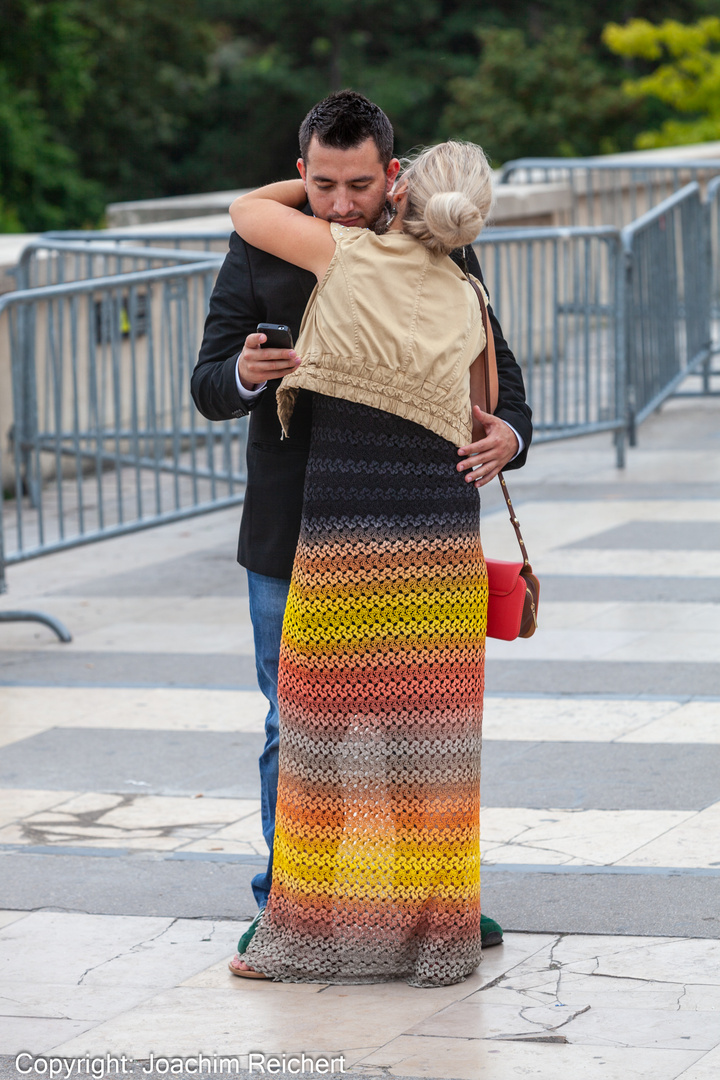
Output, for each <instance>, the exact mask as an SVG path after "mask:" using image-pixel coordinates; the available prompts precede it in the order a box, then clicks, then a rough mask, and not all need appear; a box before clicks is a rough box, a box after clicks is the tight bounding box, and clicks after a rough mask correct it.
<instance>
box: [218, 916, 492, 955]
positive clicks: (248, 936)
mask: <svg viewBox="0 0 720 1080" xmlns="http://www.w3.org/2000/svg"><path fill="white" fill-rule="evenodd" d="M264 911H265V908H264V907H261V908H260V910H259V911H258V913H257V915H256V916H255V918H254V919H253V921H252V922H251V923H250V925H249V926H248V928H247V930H246V931H245V933H244V934H243V936H242V937H241V938H240V940H239V941H238V947H237V951H238V953H239V955H240V956H242V954H243V953H244V952H245V950H246V949H247V947H248V945H249V944H250V942H251V940H252V937H253V934H254V933H255V931H256V930H257V928H258V926H259V925H260V920H261V919H262V917H263V912H264ZM493 926H497V923H493ZM498 929H500V928H499V927H498Z"/></svg>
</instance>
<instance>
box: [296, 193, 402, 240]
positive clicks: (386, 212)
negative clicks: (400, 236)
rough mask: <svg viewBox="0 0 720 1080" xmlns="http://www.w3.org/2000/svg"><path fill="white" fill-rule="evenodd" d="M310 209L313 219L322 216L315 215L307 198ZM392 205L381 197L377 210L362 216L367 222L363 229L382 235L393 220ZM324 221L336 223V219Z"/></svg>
mask: <svg viewBox="0 0 720 1080" xmlns="http://www.w3.org/2000/svg"><path fill="white" fill-rule="evenodd" d="M308 203H309V204H310V209H311V210H312V212H313V216H314V217H321V216H322V215H320V214H316V213H315V209H314V207H313V204H312V202H311V201H310V199H309V198H308ZM394 216H395V215H394V213H393V207H392V203H391V202H390V200H389V199H387V198H386V197H385V196H383V199H382V201H381V202H379V203H378V205H377V208H376V209H375V210H373V211H372V213H370V214H369V215H367V216H366V215H365V214H363V215H362V217H363V218H364V219H365V220H366V221H367V225H366V226H364V227H365V228H368V229H372V230H373V231H374V232H377V233H383V232H385V230H386V229H387V227H388V225H389V224H390V222H391V221H392V219H393V218H394ZM325 220H326V221H336V220H338V219H337V218H325Z"/></svg>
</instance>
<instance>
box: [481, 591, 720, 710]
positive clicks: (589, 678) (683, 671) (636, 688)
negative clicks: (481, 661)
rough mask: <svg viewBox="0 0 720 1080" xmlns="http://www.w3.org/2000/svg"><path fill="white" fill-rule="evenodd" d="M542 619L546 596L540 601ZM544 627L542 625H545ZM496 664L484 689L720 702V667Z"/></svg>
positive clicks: (487, 675) (488, 668) (601, 662)
mask: <svg viewBox="0 0 720 1080" xmlns="http://www.w3.org/2000/svg"><path fill="white" fill-rule="evenodd" d="M540 619H541V620H542V593H541V598H540ZM541 625H542V623H541ZM517 645H518V654H519V658H518V660H491V661H489V662H488V664H487V665H486V668H485V689H486V690H487V691H492V692H495V693H500V692H503V693H508V694H510V693H515V694H601V695H605V694H620V695H624V696H625V697H634V696H635V695H636V694H651V695H654V696H656V697H664V696H667V697H686V696H687V697H693V696H699V697H716V696H717V695H718V694H720V663H717V664H691V663H688V664H684V663H682V664H681V663H678V664H664V663H663V664H661V663H653V662H650V661H649V662H647V663H623V662H622V661H610V660H606V661H605V660H598V661H594V660H523V659H522V658H521V651H522V642H520V641H519V642H518V643H517Z"/></svg>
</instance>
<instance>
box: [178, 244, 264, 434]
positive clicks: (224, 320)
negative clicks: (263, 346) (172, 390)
mask: <svg viewBox="0 0 720 1080" xmlns="http://www.w3.org/2000/svg"><path fill="white" fill-rule="evenodd" d="M258 322H262V319H261V318H258V306H257V302H256V297H255V292H254V288H253V276H252V268H251V266H250V260H249V258H248V252H247V247H246V245H245V242H244V241H243V240H241V239H240V237H239V236H238V235H237V233H232V235H231V237H230V249H229V251H228V253H227V255H226V256H225V262H224V263H223V265H222V266H221V268H220V273H219V274H218V276H217V281H216V282H215V288H214V289H213V291H212V295H211V297H210V306H209V310H208V316H207V319H206V320H205V330H204V333H203V340H202V345H201V346H200V353H199V356H198V361H197V364H196V365H195V370H194V371H193V373H192V378H191V382H190V388H191V392H192V396H193V400H194V402H195V404H196V405H197V407H198V409H199V410H200V412H201V413H202V414H203V416H205V417H207V419H208V420H231V419H233V417H236V416H247V414H248V412H249V411H250V410H251V409H253V408H254V407H255V406H256V405H257V403H258V402H259V401H260V400H261V398H262V396H263V395H262V394H259V395H258V397H257V398H255V399H254V400H252V401H250V402H246V401H243V399H242V398H241V397H240V394H239V393H238V389H237V383H236V381H235V368H236V365H237V358H238V356H239V355H240V352H241V351H242V348H243V346H244V344H245V338H246V337H247V336H248V334H252V333H253V331H254V330H255V328H256V326H257V324H258Z"/></svg>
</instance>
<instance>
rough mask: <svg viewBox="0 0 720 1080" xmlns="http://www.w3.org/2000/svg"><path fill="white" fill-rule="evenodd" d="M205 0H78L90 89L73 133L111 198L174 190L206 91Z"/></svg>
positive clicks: (208, 35)
mask: <svg viewBox="0 0 720 1080" xmlns="http://www.w3.org/2000/svg"><path fill="white" fill-rule="evenodd" d="M204 6H205V5H204V4H203V2H202V0H113V3H107V0H75V2H74V3H73V7H74V9H75V12H76V18H77V20H78V23H79V25H80V26H81V28H82V31H83V33H84V35H85V40H86V42H87V49H88V52H89V54H90V56H91V58H92V60H91V64H90V68H89V73H88V74H89V78H90V81H91V88H92V90H91V93H90V94H89V95H88V97H87V99H86V101H85V103H84V107H83V110H82V114H81V115H79V116H76V117H75V120H74V122H73V123H72V124H70V125H68V129H67V131H68V138H69V140H70V141H71V143H72V146H73V147H74V149H75V150H76V151H77V153H78V155H79V157H80V160H81V161H82V163H83V167H84V169H85V171H86V172H87V174H88V175H89V176H91V177H92V178H93V179H95V180H98V181H100V183H102V185H103V187H104V189H105V191H106V192H107V195H108V199H109V200H112V199H141V198H147V197H152V196H156V195H164V194H171V193H172V187H173V184H172V177H173V170H174V163H175V159H176V156H177V155H178V154H179V153H181V146H182V138H183V135H184V132H185V128H186V126H187V124H188V123H189V122H191V120H192V121H193V122H196V120H195V117H194V115H193V114H194V109H195V104H196V102H197V100H198V98H200V97H202V95H203V94H204V93H205V89H206V85H207V78H206V72H207V57H208V54H209V52H210V51H211V49H212V47H213V46H214V41H215V38H214V35H213V33H212V32H211V29H210V27H209V26H208V24H207V23H206V22H205V21H204V20H203V19H202V18H201V11H202V9H203V7H204Z"/></svg>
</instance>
